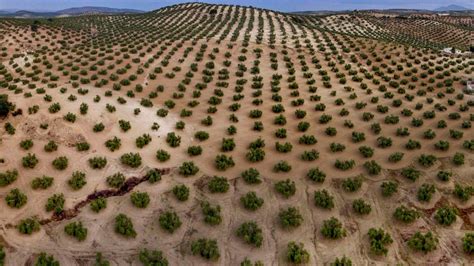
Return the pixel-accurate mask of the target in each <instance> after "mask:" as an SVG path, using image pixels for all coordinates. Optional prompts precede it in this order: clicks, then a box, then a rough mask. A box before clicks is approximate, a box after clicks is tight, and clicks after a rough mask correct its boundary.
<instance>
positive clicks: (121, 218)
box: [115, 213, 137, 238]
mask: <svg viewBox="0 0 474 266" xmlns="http://www.w3.org/2000/svg"><path fill="white" fill-rule="evenodd" d="M115 232H116V233H117V234H120V235H122V236H125V237H132V238H135V237H136V236H137V232H136V231H135V229H134V227H133V222H132V219H130V218H129V217H128V216H127V215H125V214H123V213H120V214H118V215H117V216H115Z"/></svg>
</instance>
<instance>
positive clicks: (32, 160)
mask: <svg viewBox="0 0 474 266" xmlns="http://www.w3.org/2000/svg"><path fill="white" fill-rule="evenodd" d="M21 160H22V164H23V167H25V168H30V169H33V168H35V166H36V165H37V164H38V162H39V160H38V158H36V154H34V153H33V154H31V153H28V154H27V155H26V156H25V157H23V158H22V159H21Z"/></svg>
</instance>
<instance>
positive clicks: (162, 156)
mask: <svg viewBox="0 0 474 266" xmlns="http://www.w3.org/2000/svg"><path fill="white" fill-rule="evenodd" d="M170 157H171V155H170V154H169V153H168V152H167V151H165V150H161V149H160V150H157V151H156V159H158V161H160V162H165V161H168V160H169V159H170Z"/></svg>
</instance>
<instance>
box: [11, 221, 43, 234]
mask: <svg viewBox="0 0 474 266" xmlns="http://www.w3.org/2000/svg"><path fill="white" fill-rule="evenodd" d="M16 227H17V229H18V231H19V232H20V233H21V234H24V235H31V234H32V233H34V232H38V231H39V230H40V223H39V222H38V220H37V219H36V218H26V219H23V220H21V221H20V222H19V223H18V225H17V226H16Z"/></svg>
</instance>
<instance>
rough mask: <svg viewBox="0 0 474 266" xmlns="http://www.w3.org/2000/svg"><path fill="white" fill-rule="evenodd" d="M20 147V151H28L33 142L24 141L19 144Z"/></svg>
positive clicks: (29, 140)
mask: <svg viewBox="0 0 474 266" xmlns="http://www.w3.org/2000/svg"><path fill="white" fill-rule="evenodd" d="M20 147H21V148H22V149H24V150H25V151H26V150H29V149H31V147H33V141H32V140H31V139H25V140H22V141H21V142H20Z"/></svg>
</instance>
